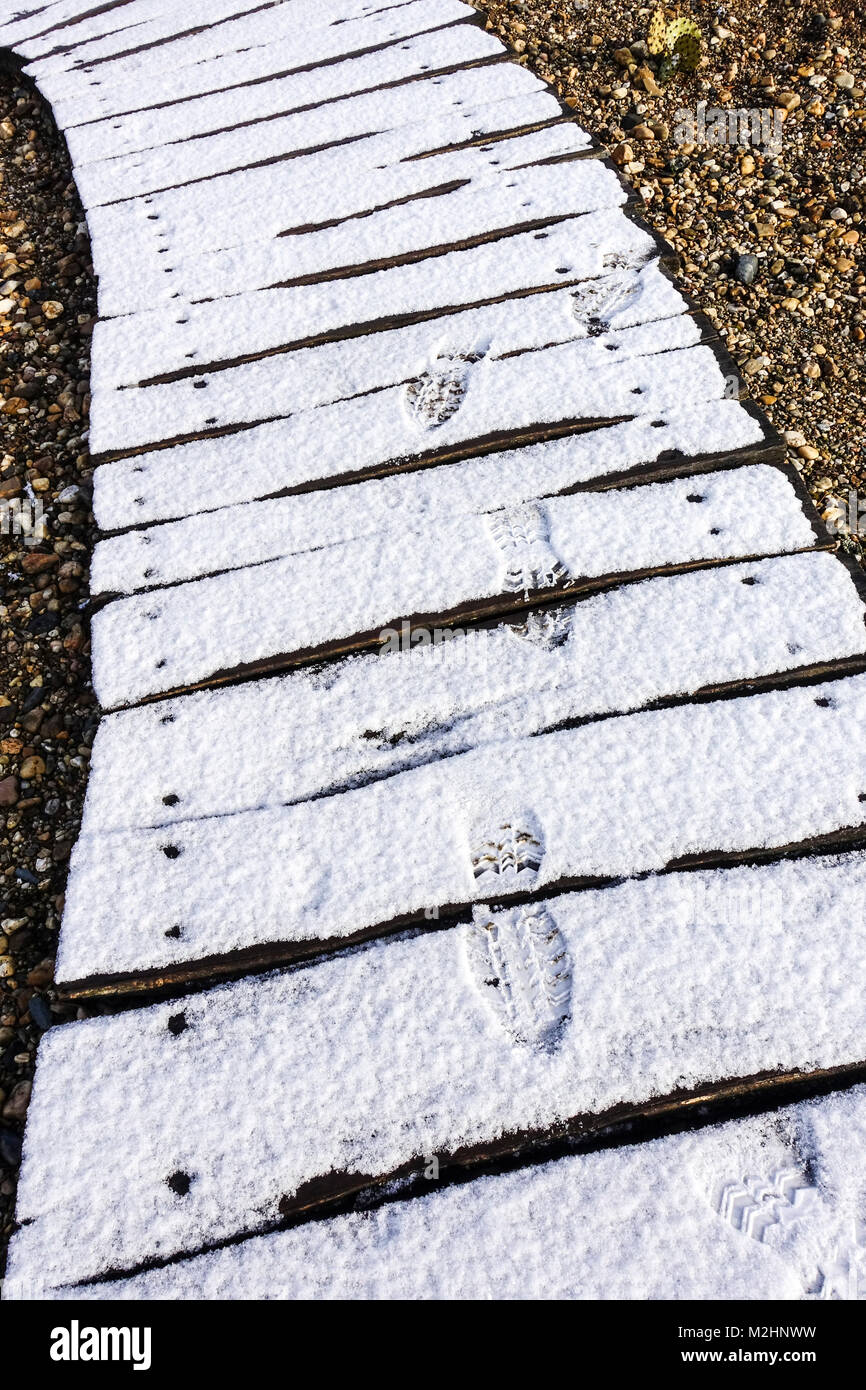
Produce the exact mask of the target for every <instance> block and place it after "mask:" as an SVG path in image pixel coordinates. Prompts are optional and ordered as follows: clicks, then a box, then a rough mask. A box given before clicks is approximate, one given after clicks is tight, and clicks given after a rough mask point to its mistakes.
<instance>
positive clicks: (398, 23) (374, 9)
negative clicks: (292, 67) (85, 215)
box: [32, 0, 467, 101]
mask: <svg viewBox="0 0 866 1390" xmlns="http://www.w3.org/2000/svg"><path fill="white" fill-rule="evenodd" d="M316 9H317V6H316V5H315V4H308V5H305V6H298V5H297V4H296V3H295V0H292V3H290V4H282V5H273V6H269V7H268V8H262V7H261V6H260V5H257V4H255V0H249V3H248V4H244V3H240V4H238V6H237V13H238V16H239V18H238V19H237V20H236V21H235V22H228V23H225V24H208V25H207V27H205V28H202V29H201V30H200V31H199V32H197V33H194V34H191V35H189V36H187V37H180V35H181V34H183V32H184V30H185V29H186V27H187V25H186V23H185V18H184V14H183V11H180V12H178V10H177V7H176V6H173V7H172V9H171V10H169V12H168V13H169V18H170V21H171V22H170V23H169V24H168V25H167V26H165V27H166V29H167V32H168V34H171V33H172V31H174V33H176V34H178V35H179V36H178V37H177V38H174V39H172V40H171V42H170V43H168V44H157V45H155V46H153V47H150V48H145V49H144V50H143V51H142V52H140V53H132V54H130V55H129V56H123V55H124V52H125V51H126V50H128V49H129V48H134V47H135V46H136V44H137V43H138V42H141V40H140V39H139V40H136V42H134V43H127V40H126V38H125V37H124V36H123V34H110V33H109V34H108V37H107V38H105V39H103V40H101V41H100V40H95V41H94V42H93V43H91V44H88V45H87V46H82V48H81V49H79V50H77V51H76V53H75V55H74V56H75V59H76V62H75V65H73V66H70V65H69V62H68V58H67V56H66V55H60V56H58V57H56V58H48V59H45V60H43V61H39V60H37V61H36V62H34V63H33V65H32V67H33V72H34V75H35V76H38V77H39V79H40V82H44V83H45V85H46V88H48V85H49V79H50V100H52V101H54V100H55V99H57V98H59V97H67V98H68V97H71V96H76V95H82V94H83V93H85V92H87V91H88V90H89V89H90V88H91V87H92V86H93V85H95V84H101V85H104V86H106V87H108V88H110V87H111V86H112V85H113V86H114V87H115V88H116V87H117V86H121V87H123V86H126V89H127V90H126V97H127V100H128V98H129V95H130V94H131V93H132V94H134V92H135V84H136V82H137V81H138V80H139V79H141V78H147V76H149V75H151V74H153V73H165V71H166V68H167V67H169V66H170V67H171V68H172V70H174V71H181V70H182V69H183V68H185V67H187V66H188V65H190V64H198V63H202V62H205V61H206V60H207V59H208V58H214V57H218V56H219V55H221V54H223V53H234V52H236V51H237V50H238V49H241V48H253V47H256V46H259V45H269V44H270V43H272V42H274V41H275V40H277V39H280V38H283V37H286V36H291V35H292V34H295V35H296V36H297V40H298V41H299V42H298V48H299V52H300V53H301V54H302V55H303V59H302V61H305V62H307V63H314V62H319V63H324V62H327V61H329V60H330V59H332V58H335V57H341V56H342V55H344V54H349V53H356V52H358V51H359V50H361V49H364V48H370V47H373V46H374V45H378V44H383V43H388V41H389V40H392V39H396V38H399V37H402V36H409V35H412V34H417V33H420V32H422V31H423V30H425V29H429V28H431V27H433V26H434V25H436V24H444V23H447V22H448V21H449V20H455V19H461V18H464V17H465V16H466V14H467V7H466V6H465V5H462V4H458V3H457V0H412V3H410V4H405V5H402V4H401V5H394V6H382V5H381V4H377V3H375V0H374V3H373V4H371V5H370V6H368V7H367V10H368V12H367V13H364V11H363V10H361V7H359V9H358V10H357V11H356V12H355V13H356V15H357V17H352V18H345V16H346V10H345V8H343V7H342V6H340V7H339V11H338V9H337V7H335V6H331V5H326V6H323V7H322V9H321V13H320V17H319V18H318V19H317V18H316ZM245 10H246V11H247V13H244V11H245ZM253 10H256V11H258V13H250V12H249V11H253ZM335 16H338V17H337V18H335ZM343 21H344V22H343ZM105 27H106V30H110V29H111V28H112V25H111V23H110V21H109V22H108V23H107V24H106V26H105ZM189 27H193V26H189ZM105 59H108V60H109V61H108V63H107V64H106V62H105V61H103V60H105ZM298 66H301V63H298Z"/></svg>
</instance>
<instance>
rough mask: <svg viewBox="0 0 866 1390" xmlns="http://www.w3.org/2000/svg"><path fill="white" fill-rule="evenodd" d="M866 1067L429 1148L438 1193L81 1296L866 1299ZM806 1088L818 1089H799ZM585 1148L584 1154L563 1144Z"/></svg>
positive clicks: (387, 1198)
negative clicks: (483, 1143) (553, 1136)
mask: <svg viewBox="0 0 866 1390" xmlns="http://www.w3.org/2000/svg"><path fill="white" fill-rule="evenodd" d="M863 1074H864V1069H863V1067H862V1066H860V1067H857V1066H852V1067H844V1068H840V1069H835V1070H831V1071H829V1072H823V1073H817V1074H816V1073H812V1074H810V1075H809V1076H807V1077H802V1076H801V1075H799V1074H795V1075H793V1076H791V1075H789V1076H788V1077H786V1078H784V1079H782V1078H779V1077H765V1078H763V1080H762V1083H761V1084H760V1086H758V1085H756V1084H754V1083H753V1084H752V1086H751V1088H750V1089H749V1090H747V1092H746V1094H745V1095H743V1094H742V1091H743V1089H744V1088H742V1087H739V1086H737V1085H736V1084H733V1085H729V1086H728V1087H714V1088H702V1089H699V1090H698V1091H694V1090H693V1091H692V1092H691V1094H690V1096H689V1099H690V1101H691V1106H690V1108H691V1111H692V1113H693V1114H694V1115H695V1117H696V1119H697V1117H698V1116H700V1119H701V1121H703V1120H704V1118H705V1116H706V1112H707V1111H710V1112H711V1113H712V1114H713V1115H714V1116H715V1115H716V1114H717V1113H718V1111H719V1108H720V1107H721V1106H724V1105H725V1103H727V1110H728V1112H730V1110H731V1109H732V1108H733V1109H735V1110H736V1109H737V1108H739V1109H740V1110H742V1108H743V1106H744V1104H745V1103H747V1101H749V1100H751V1102H752V1104H755V1103H759V1097H760V1096H761V1095H763V1096H765V1097H766V1099H765V1102H764V1103H765V1105H767V1106H778V1105H779V1104H780V1103H782V1104H783V1105H784V1108H782V1109H780V1110H776V1111H772V1112H771V1113H765V1114H763V1115H750V1116H749V1117H748V1118H745V1119H736V1120H729V1121H728V1123H726V1124H723V1125H719V1124H713V1125H709V1126H707V1127H705V1128H700V1129H699V1130H697V1131H696V1132H692V1133H687V1134H669V1135H666V1136H665V1137H655V1138H651V1139H649V1140H644V1142H639V1141H640V1140H641V1139H644V1135H645V1134H652V1135H657V1133H658V1130H659V1129H660V1128H661V1127H662V1126H663V1124H664V1122H665V1119H666V1120H667V1124H668V1125H671V1124H672V1123H674V1124H675V1123H676V1121H675V1119H674V1118H673V1114H675V1113H676V1112H675V1110H674V1111H673V1114H672V1113H671V1112H670V1111H665V1109H664V1107H662V1106H658V1105H657V1106H653V1107H646V1108H645V1109H644V1110H643V1111H642V1113H641V1115H640V1116H639V1117H636V1118H633V1119H631V1120H630V1121H625V1120H623V1119H622V1118H621V1119H620V1124H621V1126H622V1128H621V1130H620V1134H621V1136H622V1138H623V1139H624V1141H625V1144H626V1145H627V1147H622V1148H614V1149H610V1148H608V1147H606V1144H605V1137H607V1139H608V1141H609V1136H610V1130H611V1128H613V1125H612V1124H611V1125H609V1127H608V1131H607V1136H603V1135H600V1134H599V1136H598V1137H597V1138H596V1140H595V1145H596V1146H601V1151H600V1152H589V1153H588V1152H587V1149H589V1150H592V1148H593V1143H592V1137H591V1135H589V1134H587V1135H586V1137H585V1138H584V1139H583V1142H582V1143H581V1142H580V1141H576V1142H575V1141H573V1142H572V1143H570V1144H569V1143H568V1142H567V1141H566V1142H563V1143H560V1144H559V1145H548V1146H547V1149H546V1151H545V1154H544V1156H545V1157H551V1158H553V1159H555V1161H552V1162H547V1163H544V1164H543V1165H541V1164H533V1163H532V1162H531V1160H529V1159H528V1157H518V1158H517V1159H515V1160H514V1161H512V1163H510V1164H503V1161H502V1159H501V1158H500V1159H498V1160H494V1162H492V1163H488V1164H487V1165H486V1169H487V1173H488V1176H486V1177H484V1178H483V1179H482V1180H481V1181H477V1182H474V1183H468V1184H467V1183H465V1181H463V1180H462V1179H464V1178H465V1173H461V1167H460V1166H455V1168H454V1170H452V1172H451V1173H450V1174H449V1171H448V1170H447V1169H446V1168H445V1167H444V1165H442V1164H441V1162H440V1163H439V1164H438V1167H437V1165H434V1164H433V1162H432V1159H429V1158H425V1157H424V1156H423V1155H422V1156H421V1158H420V1159H419V1160H418V1161H417V1162H416V1164H415V1165H414V1173H413V1175H412V1176H413V1177H414V1178H415V1179H416V1181H415V1188H416V1190H417V1191H418V1192H419V1193H423V1195H422V1196H418V1197H417V1198H416V1200H414V1201H410V1202H407V1201H406V1200H405V1196H406V1180H405V1179H404V1180H403V1182H402V1183H401V1184H399V1185H398V1186H397V1189H396V1190H395V1191H394V1192H392V1193H390V1194H385V1193H382V1194H381V1195H380V1197H379V1200H378V1202H377V1200H376V1198H375V1197H374V1196H373V1195H372V1194H370V1193H367V1194H365V1195H364V1198H363V1199H362V1200H361V1201H360V1202H358V1203H357V1204H356V1210H355V1211H354V1212H348V1213H346V1214H343V1215H339V1216H335V1217H333V1218H331V1219H330V1220H317V1221H310V1222H306V1223H305V1224H303V1225H301V1226H299V1227H296V1228H295V1229H292V1230H284V1231H277V1232H274V1233H273V1234H270V1235H263V1236H255V1237H252V1238H250V1239H247V1240H244V1241H241V1242H239V1243H234V1242H231V1243H228V1244H226V1245H225V1246H224V1247H222V1248H220V1247H219V1246H217V1248H216V1249H214V1250H211V1251H210V1252H209V1253H206V1254H202V1255H199V1256H197V1257H193V1258H191V1259H184V1260H180V1261H177V1262H175V1261H171V1260H164V1261H160V1260H157V1259H155V1260H154V1261H153V1262H152V1267H151V1268H150V1269H149V1270H147V1272H144V1273H141V1274H139V1275H134V1276H133V1277H131V1278H127V1279H123V1280H119V1281H117V1282H114V1281H109V1282H106V1283H102V1282H100V1283H95V1284H90V1285H85V1286H81V1285H79V1286H77V1287H76V1288H75V1289H72V1290H69V1291H68V1292H67V1293H66V1294H65V1296H66V1297H69V1298H91V1299H106V1298H108V1299H135V1300H141V1299H154V1298H172V1299H201V1298H206V1299H216V1300H219V1301H226V1300H231V1299H281V1300H286V1299H310V1300H320V1299H345V1300H352V1299H364V1300H370V1299H394V1300H404V1299H414V1300H418V1299H443V1298H448V1299H461V1300H467V1299H487V1300H490V1299H498V1300H502V1299H513V1300H520V1301H525V1300H526V1299H527V1298H538V1299H542V1298H543V1299H557V1300H558V1299H593V1300H603V1299H641V1300H646V1299H657V1300H670V1299H678V1300H681V1299H690V1298H691V1299H696V1300H700V1301H701V1302H705V1301H707V1300H713V1299H720V1300H729V1299H731V1298H742V1299H748V1300H775V1299H779V1300H781V1299H786V1300H799V1299H808V1300H812V1299H815V1298H819V1299H822V1300H823V1299H829V1300H844V1299H858V1298H862V1296H863V1269H864V1264H866V1247H864V1239H863V1235H862V1224H861V1222H860V1219H859V1215H858V1212H859V1193H860V1190H861V1184H860V1177H859V1174H860V1172H861V1171H862V1164H863V1161H864V1150H866V1088H864V1087H863V1085H862V1084H861V1085H858V1086H856V1087H855V1088H854V1089H852V1090H850V1091H847V1092H843V1093H841V1094H838V1093H837V1094H835V1095H826V1094H825V1093H826V1090H827V1088H828V1087H832V1086H833V1085H835V1086H837V1087H851V1086H853V1083H855V1082H857V1081H861V1082H862V1077H863ZM804 1094H805V1095H807V1096H809V1099H808V1100H807V1101H800V1103H798V1104H790V1102H791V1101H796V1100H797V1099H798V1097H800V1096H802V1095H804ZM680 1099H681V1101H684V1100H685V1093H681V1096H680ZM699 1102H704V1103H703V1104H699ZM732 1102H733V1103H734V1104H733V1105H732ZM675 1104H676V1102H674V1105H675ZM722 1113H723V1117H724V1115H725V1112H724V1110H723V1111H722ZM681 1123H682V1121H681ZM636 1141H637V1142H636ZM575 1149H582V1150H583V1153H582V1154H580V1155H578V1154H574V1156H568V1157H564V1156H562V1155H563V1150H565V1152H566V1153H568V1151H569V1150H571V1151H572V1152H573V1151H574V1150H575ZM503 1168H505V1171H503ZM474 1171H476V1172H477V1171H479V1169H478V1168H476V1169H475V1170H474ZM480 1171H482V1172H483V1171H484V1169H481V1170H480ZM434 1173H435V1174H437V1176H435V1177H434V1176H433V1174H434ZM425 1174H426V1176H425ZM449 1177H450V1178H451V1180H452V1181H451V1182H449ZM454 1180H456V1185H453V1183H454ZM443 1189H444V1190H443ZM344 1205H345V1204H344ZM283 1224H284V1225H285V1224H287V1223H286V1222H284V1223H283ZM23 1267H24V1269H25V1270H26V1268H27V1264H26V1261H25V1263H24V1266H23ZM7 1287H8V1281H7ZM20 1287H21V1295H20V1296H21V1297H27V1296H29V1295H28V1289H29V1288H30V1287H31V1285H30V1284H29V1282H28V1279H27V1275H25V1276H24V1278H23V1280H22V1283H21V1285H20ZM14 1288H15V1285H14V1283H13V1289H14ZM11 1296H13V1297H15V1296H17V1294H15V1293H14V1292H13V1293H12V1295H11ZM807 1325H808V1324H807ZM695 1345H696V1346H698V1347H699V1349H700V1348H702V1347H704V1346H705V1345H706V1344H705V1343H700V1342H696V1343H695ZM697 1354H701V1352H700V1350H699V1352H698V1353H697ZM720 1354H721V1355H724V1354H725V1353H720ZM773 1354H775V1353H770V1352H766V1351H760V1350H758V1351H756V1352H752V1353H747V1355H752V1356H755V1357H758V1358H760V1357H769V1356H771V1355H773ZM794 1354H795V1355H796V1354H802V1353H796V1352H795V1353H794ZM809 1354H813V1353H808V1352H807V1353H806V1355H809ZM732 1355H736V1352H733V1353H732Z"/></svg>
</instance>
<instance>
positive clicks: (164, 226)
mask: <svg viewBox="0 0 866 1390" xmlns="http://www.w3.org/2000/svg"><path fill="white" fill-rule="evenodd" d="M551 101H552V98H551V97H550V95H549V94H548V93H546V92H543V91H539V92H537V93H536V95H535V96H532V97H529V98H526V97H519V98H517V99H514V100H510V101H501V102H500V101H497V102H491V103H488V105H487V106H484V107H479V108H476V109H474V110H473V111H471V112H470V118H471V123H470V124H469V125H468V126H467V120H466V116H465V115H464V114H463V113H462V111H460V112H458V113H457V114H454V115H451V116H446V117H441V118H440V119H439V120H438V121H436V122H435V123H434V122H431V123H429V124H428V123H425V122H424V121H416V122H415V123H414V124H412V125H407V126H401V127H400V128H399V129H398V130H392V131H386V132H385V134H383V135H370V136H367V137H365V138H363V139H360V140H356V141H353V142H352V148H351V159H352V167H353V173H354V175H355V176H354V177H353V178H351V179H349V180H347V179H346V176H345V174H346V169H345V162H346V149H345V148H344V147H342V146H340V145H337V146H333V147H331V148H329V149H325V150H317V151H315V152H314V153H310V154H306V155H304V154H298V155H296V156H294V157H293V158H291V159H285V160H278V161H277V162H276V163H271V164H266V165H263V166H262V167H260V168H259V167H254V168H251V169H242V170H238V171H237V172H235V173H232V174H226V175H223V176H221V177H219V178H214V179H209V180H205V181H203V182H201V183H195V184H185V185H182V186H181V187H180V188H176V189H169V190H167V191H165V192H162V193H153V194H150V195H148V197H147V198H133V199H131V200H130V201H129V202H124V203H117V204H114V205H107V206H105V207H102V208H92V209H90V211H89V212H88V219H87V220H88V226H89V228H90V236H91V244H92V249H93V257H94V268H95V270H96V272H97V274H98V276H99V279H100V282H102V281H103V280H104V279H106V278H117V277H118V276H119V277H120V278H123V276H124V270H125V268H126V267H128V266H129V263H130V258H134V260H135V263H136V265H138V264H139V263H141V264H143V265H145V266H146V267H147V268H148V273H150V271H152V270H153V268H154V267H155V268H156V269H157V270H158V272H159V273H160V274H162V275H170V274H173V273H174V271H173V262H174V259H175V258H177V257H179V256H186V257H189V256H194V255H200V254H203V253H204V252H207V251H213V250H219V249H220V248H221V247H230V246H239V245H243V244H244V243H246V242H248V241H260V240H262V238H264V237H268V236H278V235H279V234H280V233H282V232H287V231H297V230H298V229H299V228H307V227H310V226H316V225H323V224H330V223H332V222H337V221H340V220H341V219H343V218H347V217H358V216H361V215H363V214H366V213H369V212H371V211H373V210H376V209H377V208H382V207H384V206H386V205H390V204H391V203H394V202H397V201H399V200H400V199H408V198H412V197H419V196H421V195H424V194H426V193H429V192H430V191H431V190H437V191H438V190H441V189H442V187H443V185H446V184H449V183H455V182H462V181H470V180H472V181H474V182H476V183H479V184H480V183H485V182H490V181H491V180H494V179H496V178H498V176H499V175H500V174H503V173H505V172H507V171H508V170H509V169H511V168H521V167H523V165H525V164H527V163H532V162H533V161H536V160H539V159H542V158H545V157H548V156H551V155H554V154H573V153H576V152H579V151H580V150H581V149H582V148H585V146H586V140H587V137H586V136H585V134H584V133H583V132H582V131H581V129H580V127H579V126H577V125H575V123H574V122H573V121H563V120H562V119H558V120H555V121H553V122H552V123H550V124H546V125H544V126H542V128H541V129H539V130H536V131H530V132H524V133H523V134H513V133H512V132H513V131H514V130H515V129H516V128H519V127H521V126H526V125H530V124H532V123H533V122H534V121H539V122H543V121H546V120H548V119H549V118H550V117H551V116H554V115H556V112H554V111H553V109H552V107H551V104H550V103H551ZM431 126H432V127H435V129H433V130H432V135H431ZM467 129H468V131H469V136H468V138H470V139H472V138H480V139H484V138H485V134H486V135H488V136H491V137H492V136H494V135H498V134H501V135H502V136H503V138H502V139H492V138H491V139H490V140H488V141H487V143H486V144H485V145H477V144H463V145H462V146H461V147H460V148H457V149H447V150H445V151H444V152H443V153H441V154H436V155H431V154H429V153H425V152H429V150H430V148H431V145H430V141H431V138H432V139H433V140H434V141H435V142H437V147H445V146H448V145H450V144H451V143H453V142H455V141H456V142H460V141H465V140H466V139H467ZM421 155H424V157H423V158H421ZM360 169H365V170H366V173H365V175H364V178H363V179H359V178H358V177H357V171H358V170H360ZM253 208H254V209H255V216H252V215H251V209H253ZM157 224H158V225H157ZM169 252H171V253H172V255H171V257H170V258H169V260H168V262H167V263H166V262H164V261H162V260H159V259H158V258H159V257H160V256H162V255H165V256H168V255H169Z"/></svg>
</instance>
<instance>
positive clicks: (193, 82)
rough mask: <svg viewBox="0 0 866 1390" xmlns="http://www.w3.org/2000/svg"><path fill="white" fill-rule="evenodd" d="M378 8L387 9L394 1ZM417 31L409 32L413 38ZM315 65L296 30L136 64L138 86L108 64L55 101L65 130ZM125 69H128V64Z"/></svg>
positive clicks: (463, 21) (441, 17)
mask: <svg viewBox="0 0 866 1390" xmlns="http://www.w3.org/2000/svg"><path fill="white" fill-rule="evenodd" d="M377 8H378V9H383V10H384V9H387V8H388V7H377ZM316 13H317V14H322V15H323V16H325V15H326V14H327V11H325V10H324V9H317V11H316ZM473 17H474V16H473V15H472V14H471V13H467V11H466V10H465V9H464V11H463V17H462V18H461V17H460V14H459V11H456V10H455V13H454V15H453V16H452V18H451V19H449V18H448V15H447V13H446V12H444V11H443V10H442V9H441V8H440V9H439V12H438V14H437V16H436V20H435V21H434V22H433V23H432V24H431V26H430V29H429V30H427V31H426V32H431V31H432V30H433V29H434V28H438V27H442V26H443V25H445V24H447V23H455V22H456V23H458V24H460V25H461V28H462V29H463V30H464V32H465V30H466V28H467V21H469V22H471V20H472V18H473ZM413 37H414V36H410V37H409V41H410V42H411V41H412V38H413ZM404 42H406V40H405V39H404V38H402V37H401V36H400V35H399V34H397V35H396V36H395V37H394V38H385V39H384V40H382V41H380V42H379V43H378V44H377V45H375V46H374V50H373V52H374V53H375V52H376V51H378V50H382V51H383V52H384V51H386V50H387V49H389V48H391V47H393V46H394V45H398V44H402V43H404ZM370 56H371V57H372V56H373V55H372V54H371V55H370ZM346 61H353V62H354V61H356V60H355V59H351V60H348V59H343V58H340V57H337V58H335V59H333V60H331V61H329V62H328V63H326V64H322V65H320V66H321V67H322V68H329V69H332V68H337V67H338V66H339V65H340V64H341V63H342V62H346ZM315 70H316V69H315V67H314V66H310V65H308V64H303V63H302V64H301V65H300V67H299V65H298V43H297V39H296V37H295V36H293V35H292V36H289V37H288V38H279V37H275V36H271V38H270V40H269V41H268V42H267V43H264V44H255V45H253V46H252V47H249V48H247V47H244V48H241V49H239V50H237V51H234V50H230V51H226V52H223V53H219V54H216V55H214V56H212V57H209V58H203V59H200V60H199V61H197V62H195V63H192V64H187V65H186V66H184V67H180V68H177V67H172V69H171V71H170V72H167V71H166V70H165V68H163V69H155V70H153V71H150V72H147V73H142V72H141V71H140V70H138V69H136V74H135V86H134V88H131V87H130V84H129V82H128V81H124V80H123V79H122V77H121V76H120V75H119V74H118V75H117V76H116V77H115V78H114V80H108V79H110V78H111V74H112V72H113V71H115V70H113V69H111V68H108V69H106V68H103V71H102V73H101V74H100V82H99V87H98V88H94V87H87V88H85V89H84V90H83V91H80V92H79V93H78V94H72V95H70V96H69V97H63V96H61V95H60V94H59V93H58V94H55V96H54V99H53V102H52V105H53V109H54V111H55V115H56V118H57V121H58V123H59V124H61V125H62V126H63V128H64V129H65V130H72V129H75V128H77V127H78V126H81V125H87V124H89V123H91V122H96V121H100V120H107V119H109V118H111V117H117V116H123V117H126V116H129V115H132V114H134V113H136V112H141V113H146V112H151V111H154V110H158V109H160V108H163V107H166V106H174V105H175V104H176V103H178V102H182V101H189V100H191V99H194V98H196V97H201V96H208V95H212V94H216V93H218V92H221V91H229V90H231V89H232V88H233V87H246V88H248V89H249V88H251V87H253V86H255V85H256V84H257V83H259V82H268V81H270V80H272V79H273V78H275V77H285V76H288V74H289V73H293V74H294V75H295V76H296V77H299V76H300V75H301V74H302V73H304V72H306V71H309V72H312V71H315ZM120 72H121V73H122V72H123V67H122V66H121V68H120Z"/></svg>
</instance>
